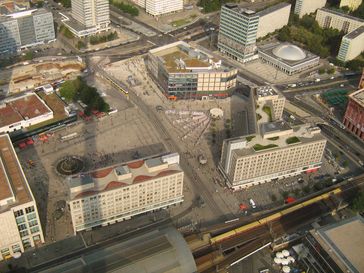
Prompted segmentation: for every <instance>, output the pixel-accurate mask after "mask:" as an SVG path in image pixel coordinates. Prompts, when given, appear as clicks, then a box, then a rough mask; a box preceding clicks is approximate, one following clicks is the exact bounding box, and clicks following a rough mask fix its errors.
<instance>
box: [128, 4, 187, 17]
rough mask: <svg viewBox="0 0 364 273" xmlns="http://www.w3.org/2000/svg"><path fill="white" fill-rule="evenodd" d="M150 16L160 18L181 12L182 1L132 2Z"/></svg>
mask: <svg viewBox="0 0 364 273" xmlns="http://www.w3.org/2000/svg"><path fill="white" fill-rule="evenodd" d="M132 1H133V2H134V3H135V4H137V5H138V6H139V7H141V8H143V9H145V12H146V13H148V14H150V15H152V16H160V15H164V14H169V13H173V12H177V11H181V10H183V0H132Z"/></svg>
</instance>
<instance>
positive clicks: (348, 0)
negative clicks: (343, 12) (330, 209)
mask: <svg viewBox="0 0 364 273" xmlns="http://www.w3.org/2000/svg"><path fill="white" fill-rule="evenodd" d="M362 2H363V0H341V1H340V8H341V7H349V9H350V10H356V9H357V8H358V7H359V6H360V5H361V3H362Z"/></svg>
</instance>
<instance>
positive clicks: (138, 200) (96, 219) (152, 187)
mask: <svg viewBox="0 0 364 273" xmlns="http://www.w3.org/2000/svg"><path fill="white" fill-rule="evenodd" d="M69 186H70V199H69V207H70V211H71V217H72V224H73V229H74V232H75V233H76V232H78V231H81V230H89V229H92V228H93V227H96V226H101V225H108V224H113V223H116V222H119V221H123V220H127V219H130V218H131V217H132V216H135V215H138V214H141V213H145V212H148V211H154V210H158V209H161V208H165V207H168V206H171V205H175V204H178V203H181V202H182V201H183V171H182V169H181V168H180V166H179V155H178V154H168V155H164V156H156V157H151V158H147V159H141V160H137V161H133V162H128V163H125V164H122V165H117V166H110V167H107V168H103V169H100V170H96V171H92V172H89V173H82V174H80V175H77V176H73V177H71V178H69Z"/></svg>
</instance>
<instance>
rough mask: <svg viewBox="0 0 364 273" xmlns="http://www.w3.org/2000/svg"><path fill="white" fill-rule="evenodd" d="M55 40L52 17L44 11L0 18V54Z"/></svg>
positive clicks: (14, 14) (33, 11) (25, 12)
mask: <svg viewBox="0 0 364 273" xmlns="http://www.w3.org/2000/svg"><path fill="white" fill-rule="evenodd" d="M54 39H55V32H54V22H53V15H52V13H51V12H49V11H46V10H44V9H40V10H26V11H21V12H17V13H12V14H8V15H5V16H0V53H12V52H16V51H17V50H20V49H23V48H28V47H32V46H35V45H39V44H44V43H47V42H50V41H53V40H54Z"/></svg>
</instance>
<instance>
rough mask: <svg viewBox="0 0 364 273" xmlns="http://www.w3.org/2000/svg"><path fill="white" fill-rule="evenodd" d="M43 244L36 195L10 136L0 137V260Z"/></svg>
mask: <svg viewBox="0 0 364 273" xmlns="http://www.w3.org/2000/svg"><path fill="white" fill-rule="evenodd" d="M42 243H44V238H43V232H42V227H41V224H40V221H39V216H38V209H37V205H36V202H35V200H34V196H33V194H32V191H31V189H30V187H29V184H28V181H27V179H26V177H25V175H24V172H23V170H22V168H21V165H20V162H19V160H18V157H17V155H16V153H15V150H14V147H13V144H12V143H11V140H10V138H9V136H8V135H7V134H3V135H0V253H1V255H0V260H3V259H8V258H10V257H13V256H15V257H16V255H19V253H20V252H24V250H26V249H28V248H30V247H34V246H39V245H40V244H42Z"/></svg>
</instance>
